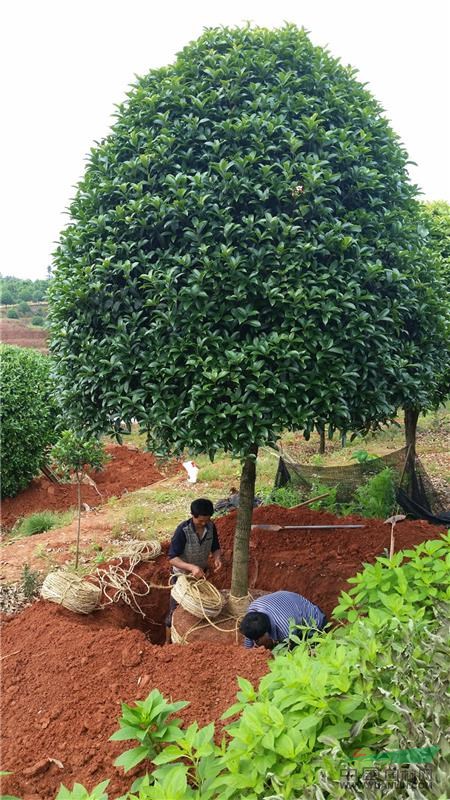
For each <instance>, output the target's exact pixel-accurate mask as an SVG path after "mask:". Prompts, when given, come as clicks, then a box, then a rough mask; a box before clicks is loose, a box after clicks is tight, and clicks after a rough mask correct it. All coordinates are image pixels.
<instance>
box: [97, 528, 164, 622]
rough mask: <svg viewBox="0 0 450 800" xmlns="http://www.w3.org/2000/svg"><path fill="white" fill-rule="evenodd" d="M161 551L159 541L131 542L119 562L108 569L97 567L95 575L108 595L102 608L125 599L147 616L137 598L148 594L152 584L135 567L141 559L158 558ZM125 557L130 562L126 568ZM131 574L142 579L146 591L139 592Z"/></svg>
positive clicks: (139, 612)
mask: <svg viewBox="0 0 450 800" xmlns="http://www.w3.org/2000/svg"><path fill="white" fill-rule="evenodd" d="M160 552H161V545H160V543H159V542H158V541H153V540H152V541H150V542H130V543H129V545H128V546H127V548H126V549H125V550H124V551H123V554H122V555H121V556H119V557H118V563H117V564H109V566H108V568H107V569H100V568H98V569H96V571H95V575H96V577H97V578H98V582H99V585H100V588H101V590H102V593H103V596H104V597H106V601H104V602H103V603H102V604H101V605H100V608H106V606H108V605H110V603H118V602H119V600H123V602H124V603H126V604H127V605H129V606H130V608H132V609H133V610H134V611H137V613H138V614H141V616H142V617H145V613H144V612H143V611H142V608H141V607H140V605H139V603H138V601H137V598H138V597H145V596H146V595H148V594H149V592H150V588H151V584H149V583H147V581H145V580H144V578H142V577H141V576H140V575H137V574H135V573H134V568H135V567H136V566H137V564H139V562H140V561H149V560H150V559H152V558H157V556H159V554H160ZM124 558H126V559H128V562H129V563H128V567H126V568H124V567H123V566H122V565H123V563H124V561H123V560H124ZM131 576H133V577H134V578H135V579H137V580H139V581H141V583H142V584H143V587H144V591H142V592H139V591H138V590H137V589H133V588H132V586H131V582H130V578H131ZM161 588H163V587H161ZM110 592H112V595H111V594H109V593H110Z"/></svg>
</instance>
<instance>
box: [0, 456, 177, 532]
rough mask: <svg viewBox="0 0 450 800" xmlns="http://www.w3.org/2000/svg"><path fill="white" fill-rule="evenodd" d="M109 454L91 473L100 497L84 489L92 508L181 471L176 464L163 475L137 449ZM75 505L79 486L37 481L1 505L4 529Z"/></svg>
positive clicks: (89, 488)
mask: <svg viewBox="0 0 450 800" xmlns="http://www.w3.org/2000/svg"><path fill="white" fill-rule="evenodd" d="M106 450H107V453H108V455H109V456H110V459H111V460H110V461H108V463H107V464H106V465H105V468H104V469H103V470H101V471H100V472H90V473H89V476H90V477H91V478H92V480H93V481H95V484H96V486H97V488H98V491H99V492H100V494H98V493H97V492H96V491H95V488H93V487H92V486H88V485H85V484H83V487H82V499H83V502H84V503H87V504H88V505H90V506H99V505H100V504H101V503H104V502H106V500H107V499H108V498H109V497H113V496H115V497H120V495H122V494H123V493H124V492H131V491H133V490H135V489H140V488H141V487H142V486H148V485H149V484H151V483H155V482H156V481H158V480H161V479H162V478H164V477H166V476H167V475H172V474H174V473H175V472H176V471H177V470H178V469H179V468H180V467H179V465H178V464H177V463H173V464H171V465H170V466H168V467H167V468H166V467H165V468H164V473H163V472H162V471H161V467H160V466H159V465H158V464H157V462H156V459H155V457H154V456H153V455H152V454H151V453H144V452H143V451H142V450H138V449H137V448H131V447H126V446H119V445H109V446H108V447H107V448H106ZM76 504H77V488H76V486H74V485H72V484H67V483H66V484H60V485H55V484H53V483H51V482H50V481H49V480H48V478H46V477H44V476H42V477H39V478H35V479H34V480H33V481H32V482H31V484H30V486H28V487H27V488H26V489H24V491H23V492H20V494H18V495H16V497H6V498H5V499H4V500H3V501H2V525H3V526H4V527H5V528H10V527H12V525H14V523H15V522H16V520H17V519H19V517H23V516H25V515H27V514H32V513H33V512H35V511H42V510H43V509H50V510H51V511H65V510H67V509H68V508H73V507H75V506H76Z"/></svg>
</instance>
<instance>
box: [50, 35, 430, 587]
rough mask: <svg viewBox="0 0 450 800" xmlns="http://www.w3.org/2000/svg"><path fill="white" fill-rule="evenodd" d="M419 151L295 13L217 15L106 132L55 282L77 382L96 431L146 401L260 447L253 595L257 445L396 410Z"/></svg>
mask: <svg viewBox="0 0 450 800" xmlns="http://www.w3.org/2000/svg"><path fill="white" fill-rule="evenodd" d="M406 165H407V155H406V153H405V151H404V149H403V148H402V146H401V144H400V143H399V140H398V138H397V136H396V135H395V134H394V133H393V131H392V130H391V128H390V126H389V124H388V122H387V120H386V119H385V118H384V116H383V113H382V109H381V108H380V106H379V105H378V103H377V102H376V101H375V100H374V98H373V97H372V96H371V95H370V93H369V92H368V91H367V89H365V88H364V86H363V85H362V84H360V83H359V82H358V81H357V79H356V77H355V70H353V69H351V68H349V67H343V66H342V65H341V64H340V63H339V61H337V60H336V59H334V58H332V57H331V56H330V55H329V54H328V53H327V52H326V51H325V50H324V49H322V48H320V47H314V46H313V45H312V44H311V42H310V40H309V38H308V36H307V34H306V33H305V32H304V31H299V30H298V29H297V28H295V27H294V26H286V27H285V28H283V29H282V30H274V31H268V30H264V29H251V28H249V27H246V28H244V29H234V30H230V29H227V28H223V29H218V30H216V29H212V30H208V31H206V32H205V33H204V35H203V36H201V37H200V38H199V39H198V40H197V41H196V42H194V43H192V44H190V45H189V46H188V47H186V48H185V49H184V50H183V51H182V52H181V53H180V54H179V56H178V58H177V60H176V62H175V64H174V65H172V66H169V67H167V68H164V69H158V70H153V71H152V72H150V73H149V74H148V75H147V76H145V77H144V78H142V79H140V80H139V81H138V82H137V83H136V85H135V86H134V87H133V88H132V89H131V91H130V92H129V94H128V100H127V102H126V103H125V104H123V105H122V106H120V107H119V110H118V113H117V122H116V123H115V125H114V127H113V130H112V132H111V134H110V135H109V136H108V137H107V138H106V139H105V140H104V141H103V142H102V143H101V144H99V145H98V146H97V147H95V148H94V149H93V150H92V151H91V154H90V158H89V163H88V166H87V169H86V174H85V176H84V179H83V180H82V181H81V182H80V184H79V187H78V192H77V195H76V197H75V199H74V201H73V203H72V205H71V208H70V212H71V215H72V224H70V225H69V226H68V227H67V228H66V229H65V230H64V231H63V233H62V234H61V241H60V245H59V247H58V249H57V252H56V254H55V266H56V271H55V273H54V277H53V283H52V287H51V289H50V299H51V304H52V308H51V321H52V330H53V344H52V348H53V352H54V354H55V356H56V358H57V361H58V370H59V379H60V386H61V391H62V395H63V399H64V402H65V405H66V408H67V409H68V410H69V411H70V414H71V416H72V418H73V419H74V420H75V423H76V424H79V425H81V424H83V423H86V424H89V425H90V427H91V428H92V430H94V431H97V432H100V431H102V430H104V429H105V428H106V426H107V425H108V424H110V423H111V421H113V420H114V419H117V418H120V419H123V420H130V419H131V418H132V417H137V419H138V420H139V422H140V424H141V426H142V427H143V428H144V429H146V430H148V431H149V434H150V442H151V444H152V446H153V447H154V448H156V449H157V450H159V451H161V450H164V451H171V452H181V451H183V450H184V449H188V450H189V451H190V452H191V453H193V454H195V453H198V452H201V451H206V452H208V453H209V454H210V456H211V458H212V457H214V454H215V452H217V450H219V449H223V450H225V451H229V452H231V453H233V454H234V455H235V456H239V457H240V458H241V459H242V464H243V469H242V477H241V487H240V491H241V505H240V508H239V514H238V522H237V530H236V537H235V548H234V559H233V577H232V592H233V594H235V595H243V594H245V593H246V591H247V562H248V537H249V531H250V522H251V514H252V500H253V494H254V482H255V462H256V457H257V452H258V447H259V446H261V445H265V444H273V443H274V442H275V441H276V439H277V438H278V437H279V436H280V434H281V432H282V431H283V429H286V428H288V429H298V430H303V431H304V432H305V435H306V436H308V435H309V433H310V432H311V431H312V430H313V428H314V427H315V426H316V425H317V424H318V423H319V424H324V423H326V424H327V425H328V427H329V429H330V430H331V431H333V430H334V429H336V428H337V429H340V430H341V431H344V432H345V431H346V430H350V429H352V430H354V429H363V430H364V429H365V430H367V429H369V428H370V427H371V426H372V425H374V424H377V423H378V422H379V421H385V420H386V419H388V418H389V417H391V416H392V415H393V414H394V413H395V410H396V405H395V403H396V400H397V395H396V393H395V391H394V387H395V385H396V383H398V381H401V380H402V379H403V374H402V373H400V374H399V372H398V369H397V356H398V343H397V339H398V335H399V332H400V331H401V329H402V324H403V322H402V308H403V304H404V298H405V296H406V295H407V294H408V291H409V289H408V281H409V273H410V272H411V271H412V270H413V269H414V263H415V262H414V256H415V252H416V246H417V242H418V238H419V237H418V232H417V229H416V227H415V226H414V225H413V224H411V223H410V220H411V218H412V217H414V215H416V214H417V209H418V204H417V202H416V201H415V194H416V189H415V187H413V186H411V185H410V183H409V181H408V177H407V172H406ZM408 380H409V377H408ZM412 382H414V378H413V379H412Z"/></svg>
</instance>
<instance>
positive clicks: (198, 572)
mask: <svg viewBox="0 0 450 800" xmlns="http://www.w3.org/2000/svg"><path fill="white" fill-rule="evenodd" d="M191 575H193V576H194V578H197V580H199V579H200V578H204V577H205V573H204V572H203V570H202V568H201V567H196V566H195V564H193V565H192V567H191Z"/></svg>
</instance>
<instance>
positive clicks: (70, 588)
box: [41, 570, 102, 614]
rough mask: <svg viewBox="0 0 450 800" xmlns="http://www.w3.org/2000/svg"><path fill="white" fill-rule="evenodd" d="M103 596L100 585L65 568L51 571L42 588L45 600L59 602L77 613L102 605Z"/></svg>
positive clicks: (42, 595)
mask: <svg viewBox="0 0 450 800" xmlns="http://www.w3.org/2000/svg"><path fill="white" fill-rule="evenodd" d="M101 596H102V590H101V588H100V586H96V585H95V584H94V583H91V582H90V581H87V580H85V579H84V578H81V577H80V576H79V575H74V574H73V573H71V572H65V571H64V570H59V571H58V572H50V573H49V574H48V575H47V577H46V579H45V581H44V583H43V584H42V588H41V597H43V599H44V600H50V601H51V602H52V603H58V604H59V605H61V606H64V608H67V609H68V610H69V611H74V612H75V613H77V614H90V613H91V611H95V609H96V608H99V607H100V600H101Z"/></svg>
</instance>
